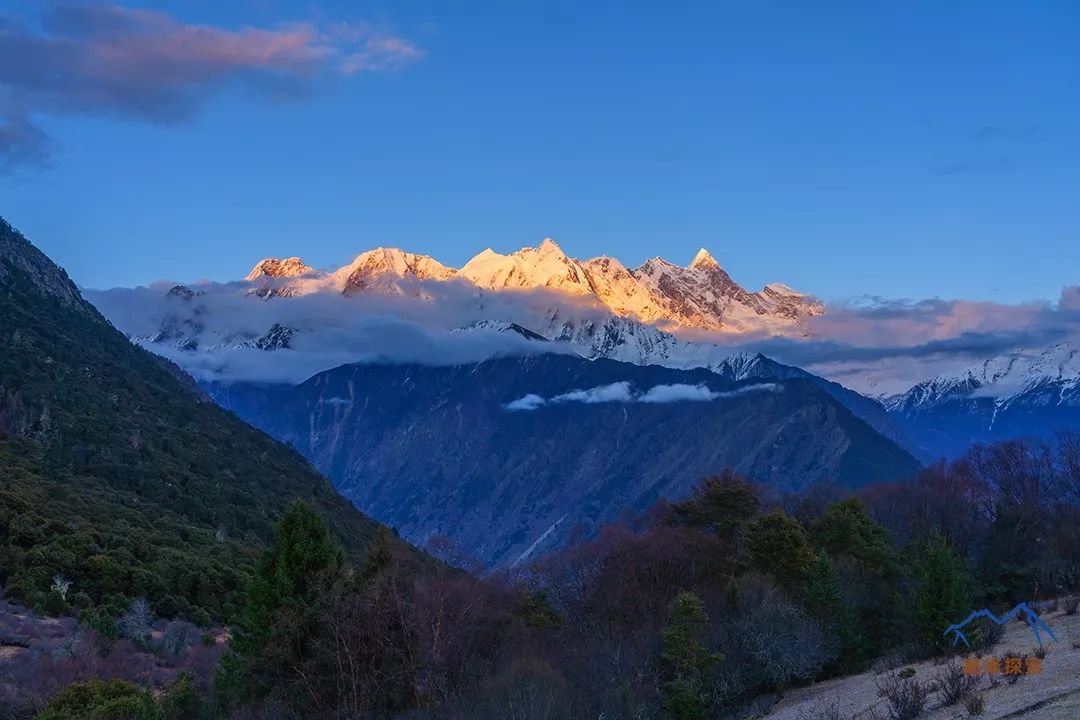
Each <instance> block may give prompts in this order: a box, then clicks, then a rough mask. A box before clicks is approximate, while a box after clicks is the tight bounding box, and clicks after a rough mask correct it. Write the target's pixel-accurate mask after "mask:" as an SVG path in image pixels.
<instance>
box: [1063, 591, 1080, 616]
mask: <svg viewBox="0 0 1080 720" xmlns="http://www.w3.org/2000/svg"><path fill="white" fill-rule="evenodd" d="M1063 604H1064V606H1065V614H1066V615H1075V614H1076V612H1077V610H1080V595H1074V596H1073V597H1070V598H1066V599H1065V601H1064V603H1063Z"/></svg>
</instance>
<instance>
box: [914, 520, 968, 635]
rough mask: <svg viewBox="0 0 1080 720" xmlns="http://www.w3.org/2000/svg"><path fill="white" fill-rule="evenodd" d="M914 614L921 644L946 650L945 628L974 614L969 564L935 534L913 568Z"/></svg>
mask: <svg viewBox="0 0 1080 720" xmlns="http://www.w3.org/2000/svg"><path fill="white" fill-rule="evenodd" d="M911 574H912V593H911V610H912V614H913V616H914V620H915V627H916V630H917V632H918V635H919V640H920V641H921V642H922V643H924V644H925V645H927V646H928V647H935V648H938V649H945V648H947V647H948V644H949V641H948V638H946V637H945V635H944V632H945V628H946V627H948V626H949V625H951V624H952V623H954V622H956V621H958V620H961V619H963V617H964V616H965V615H967V614H968V613H969V612H971V605H972V587H971V576H970V575H969V573H968V569H967V563H966V562H965V561H964V560H963V558H961V557H960V556H959V555H957V554H956V552H955V551H954V550H953V549H952V548H951V547H949V544H948V543H947V542H946V541H945V538H944V537H942V536H941V535H940V534H938V533H935V534H934V535H933V536H931V538H930V540H929V541H927V542H926V543H925V544H924V545H923V546H922V547H920V548H919V549H918V552H917V554H916V557H915V562H914V567H913V568H912V573H911Z"/></svg>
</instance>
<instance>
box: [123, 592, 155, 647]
mask: <svg viewBox="0 0 1080 720" xmlns="http://www.w3.org/2000/svg"><path fill="white" fill-rule="evenodd" d="M153 623H154V613H153V612H151V611H150V603H148V602H146V599H145V598H138V599H137V600H132V602H131V605H129V606H128V609H127V611H126V612H125V613H124V614H123V615H121V616H120V619H119V620H117V621H116V628H117V630H118V631H119V633H120V637H123V638H127V639H128V640H131V641H132V642H136V643H143V642H146V640H147V639H148V638H149V637H150V630H151V626H152V625H153Z"/></svg>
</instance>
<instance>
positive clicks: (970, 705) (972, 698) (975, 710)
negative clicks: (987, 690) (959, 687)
mask: <svg viewBox="0 0 1080 720" xmlns="http://www.w3.org/2000/svg"><path fill="white" fill-rule="evenodd" d="M964 708H965V709H966V710H967V711H968V715H982V714H983V711H984V710H986V696H984V695H983V694H982V693H974V694H972V695H968V696H967V697H966V698H964Z"/></svg>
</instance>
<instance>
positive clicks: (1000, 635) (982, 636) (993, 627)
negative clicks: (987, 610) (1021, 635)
mask: <svg viewBox="0 0 1080 720" xmlns="http://www.w3.org/2000/svg"><path fill="white" fill-rule="evenodd" d="M972 637H973V640H974V643H975V647H976V648H978V649H984V650H985V649H989V648H992V647H994V646H995V645H997V644H998V643H1000V642H1001V641H1002V640H1004V639H1005V626H1004V625H999V624H997V623H996V622H991V621H989V620H983V619H981V618H980V619H979V620H978V621H977V623H976V625H975V632H974V633H972Z"/></svg>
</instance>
